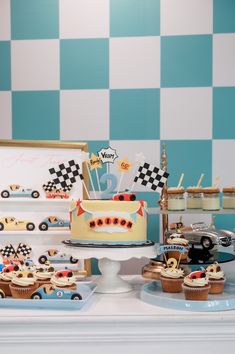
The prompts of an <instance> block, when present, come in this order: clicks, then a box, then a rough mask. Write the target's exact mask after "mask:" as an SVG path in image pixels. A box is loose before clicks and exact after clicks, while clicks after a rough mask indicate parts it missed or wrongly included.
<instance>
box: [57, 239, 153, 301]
mask: <svg viewBox="0 0 235 354" xmlns="http://www.w3.org/2000/svg"><path fill="white" fill-rule="evenodd" d="M68 250H69V253H70V254H71V255H72V256H73V257H76V258H78V259H88V258H97V259H98V266H99V270H100V272H101V276H100V277H99V278H98V279H97V281H96V283H97V288H96V292H97V293H105V294H115V293H124V292H128V291H131V290H132V287H131V285H130V284H129V283H127V282H126V281H124V280H123V279H122V278H121V277H120V276H119V275H118V273H119V270H120V267H121V264H120V262H121V261H126V260H128V259H131V258H142V257H147V258H155V257H156V256H157V250H158V246H157V245H156V244H155V245H152V246H139V247H133V248H132V247H115V248H111V247H102V248H101V247H97V248H96V247H91V248H89V247H72V246H66V245H65V246H64V252H65V253H66V252H68Z"/></svg>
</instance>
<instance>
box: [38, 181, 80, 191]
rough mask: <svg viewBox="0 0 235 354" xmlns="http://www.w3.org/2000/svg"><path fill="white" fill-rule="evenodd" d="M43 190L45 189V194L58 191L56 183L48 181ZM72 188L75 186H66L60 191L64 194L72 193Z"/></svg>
mask: <svg viewBox="0 0 235 354" xmlns="http://www.w3.org/2000/svg"><path fill="white" fill-rule="evenodd" d="M42 188H43V189H44V191H45V192H54V191H56V189H57V188H56V184H55V182H54V181H48V182H47V183H45V184H43V186H42ZM72 188H73V185H72V184H70V185H69V186H66V187H64V188H60V189H61V190H62V191H63V192H70V191H71V189H72Z"/></svg>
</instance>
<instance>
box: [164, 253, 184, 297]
mask: <svg viewBox="0 0 235 354" xmlns="http://www.w3.org/2000/svg"><path fill="white" fill-rule="evenodd" d="M171 263H172V265H174V266H172V267H171V266H170V264H171ZM175 265H176V266H177V261H176V259H174V258H170V259H168V261H167V268H163V269H162V270H161V275H160V280H161V284H162V290H163V291H164V292H166V293H180V292H181V291H182V284H183V281H184V271H183V270H182V269H178V268H176V266H175Z"/></svg>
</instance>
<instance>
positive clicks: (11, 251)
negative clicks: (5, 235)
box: [0, 245, 16, 258]
mask: <svg viewBox="0 0 235 354" xmlns="http://www.w3.org/2000/svg"><path fill="white" fill-rule="evenodd" d="M0 253H1V255H2V258H9V257H11V256H15V254H16V251H15V248H14V247H13V246H12V245H7V246H5V247H3V248H2V249H0Z"/></svg>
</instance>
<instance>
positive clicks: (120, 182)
mask: <svg viewBox="0 0 235 354" xmlns="http://www.w3.org/2000/svg"><path fill="white" fill-rule="evenodd" d="M123 176H124V172H122V173H121V176H120V180H119V184H118V189H117V193H119V191H120V188H121V184H122V180H123Z"/></svg>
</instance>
